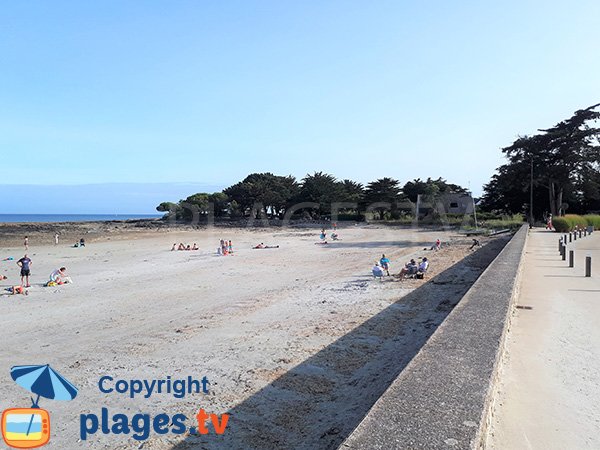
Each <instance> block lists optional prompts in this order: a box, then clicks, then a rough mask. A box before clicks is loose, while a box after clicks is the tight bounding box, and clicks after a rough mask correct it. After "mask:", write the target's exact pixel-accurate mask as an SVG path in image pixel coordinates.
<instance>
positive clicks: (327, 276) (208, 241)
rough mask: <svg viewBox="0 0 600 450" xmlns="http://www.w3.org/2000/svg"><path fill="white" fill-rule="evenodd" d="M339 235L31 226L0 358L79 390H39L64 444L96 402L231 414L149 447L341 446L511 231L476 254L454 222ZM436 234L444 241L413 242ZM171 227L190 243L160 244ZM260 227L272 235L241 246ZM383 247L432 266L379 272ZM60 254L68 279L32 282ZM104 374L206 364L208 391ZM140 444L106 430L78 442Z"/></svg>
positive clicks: (23, 398) (125, 408)
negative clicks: (26, 284)
mask: <svg viewBox="0 0 600 450" xmlns="http://www.w3.org/2000/svg"><path fill="white" fill-rule="evenodd" d="M340 236H341V238H342V240H341V241H339V242H335V243H332V244H330V245H326V246H325V245H314V243H315V242H317V241H318V229H255V230H249V229H218V228H214V229H204V230H187V231H183V230H182V231H170V232H165V231H144V230H141V231H139V232H132V233H125V234H120V235H111V236H109V237H110V239H109V237H107V236H106V235H104V236H101V235H99V236H97V238H95V239H92V240H89V242H88V245H87V246H86V247H85V248H72V247H70V246H69V244H67V243H65V244H61V245H58V246H54V245H49V244H48V243H47V242H48V239H46V240H45V242H43V243H39V241H42V239H39V240H38V239H37V238H36V236H35V235H34V236H33V237H32V238H30V250H29V251H28V254H29V256H30V258H31V259H32V260H33V265H32V285H33V286H32V288H31V289H30V290H29V295H27V296H22V295H17V296H2V297H0V317H2V331H1V332H0V338H1V339H2V342H3V344H4V345H3V346H2V350H0V352H1V354H2V357H1V358H0V373H1V374H3V375H2V376H5V377H6V376H8V373H9V369H10V367H11V366H13V365H21V364H46V363H49V364H51V365H52V366H53V367H55V368H56V369H57V370H59V371H60V372H61V373H62V374H63V375H65V376H66V377H68V378H69V379H70V380H71V381H73V383H74V384H75V385H76V386H77V387H78V388H79V389H80V393H79V395H78V396H77V398H76V399H75V400H73V401H71V402H67V403H63V402H53V401H50V400H43V401H42V402H41V403H40V406H42V407H46V408H47V409H48V410H50V411H51V413H52V415H53V419H54V424H53V429H52V440H51V442H50V444H49V445H48V448H56V449H65V448H71V447H70V446H72V445H73V443H74V442H77V441H78V439H79V414H82V413H87V412H93V413H95V414H100V409H101V408H103V407H106V408H108V410H109V411H110V412H111V414H113V413H125V414H135V413H136V412H144V413H148V414H151V415H155V414H158V413H160V412H166V413H168V414H171V415H172V414H176V413H183V414H185V415H186V416H188V417H190V418H191V417H193V415H194V414H195V412H196V411H197V410H198V408H200V407H202V408H204V409H206V410H207V411H208V412H211V413H217V414H221V413H226V412H229V413H230V414H231V418H230V424H229V428H228V431H227V432H226V433H225V434H224V435H223V436H214V435H207V436H203V437H195V436H188V435H187V434H186V435H183V436H179V437H178V436H175V435H172V434H167V435H165V436H157V435H152V436H151V438H150V439H149V440H148V441H146V442H144V444H143V448H145V449H172V448H173V449H175V448H176V449H180V448H181V449H183V448H293V447H295V448H335V447H336V446H337V445H338V444H339V443H340V442H341V440H343V438H344V437H345V436H346V435H347V434H348V433H349V432H350V431H352V428H353V427H354V426H355V425H356V423H357V422H358V421H359V420H360V418H361V417H362V416H363V415H364V414H365V413H366V411H367V410H368V408H369V407H370V405H372V403H373V402H374V401H375V400H376V398H377V396H378V395H379V394H380V393H381V392H382V391H383V390H384V389H385V388H386V387H387V385H388V384H389V382H390V381H391V380H392V379H393V378H394V377H395V376H396V375H397V373H398V371H399V370H401V368H402V367H404V365H406V363H407V362H408V361H410V359H411V358H412V356H414V355H415V354H416V352H417V351H418V349H419V348H420V346H421V345H422V344H423V343H424V342H425V341H426V340H427V338H428V337H429V336H430V335H431V333H433V331H434V330H435V328H436V327H437V325H439V323H441V321H443V319H444V318H445V316H446V315H447V314H448V312H449V311H450V310H451V309H452V307H453V306H454V304H456V303H457V302H458V301H459V299H460V298H461V296H462V294H463V293H464V292H465V291H466V290H467V289H468V287H469V286H470V285H471V284H472V282H473V281H474V280H475V279H476V278H477V277H478V276H479V274H480V273H481V272H482V270H483V269H484V268H485V267H486V266H487V264H488V263H489V262H490V261H491V260H492V259H493V257H494V256H495V254H497V252H498V251H499V249H500V248H501V247H502V245H504V244H503V243H504V242H505V239H503V238H500V239H496V240H483V241H482V242H483V243H484V247H483V249H482V250H480V251H478V252H474V253H471V252H469V251H468V250H467V249H468V246H469V243H470V240H469V239H467V238H464V237H459V236H456V235H455V234H453V233H451V232H439V231H427V230H425V231H423V230H410V229H398V228H386V227H382V228H378V227H375V226H362V227H355V226H352V227H348V228H343V229H341V230H340ZM221 238H223V239H231V240H232V241H233V246H234V250H235V253H234V255H233V256H226V257H219V256H217V255H216V248H217V246H218V242H219V239H221ZM437 238H440V239H441V240H442V241H443V242H444V245H443V248H442V250H441V251H439V252H433V251H425V250H423V249H424V247H429V246H430V245H431V243H432V242H434V241H435V239H437ZM179 242H184V243H189V244H192V243H194V242H195V243H197V244H198V246H199V247H200V250H199V251H195V252H178V251H175V252H172V251H170V249H171V246H172V244H173V243H179ZM260 242H264V243H265V244H269V245H279V246H280V248H278V249H264V250H254V249H252V248H251V247H252V246H253V245H256V244H258V243H260ZM446 242H448V243H449V245H446V244H445V243H446ZM10 244H11V245H10V246H9V247H2V248H1V250H0V251H1V252H2V253H1V255H0V256H1V257H2V259H4V258H6V257H9V256H12V257H14V258H15V260H16V259H18V258H20V257H21V256H22V254H23V253H24V251H23V248H22V246H20V245H18V244H17V243H15V242H14V240H13V241H11V243H10ZM2 245H5V244H2ZM382 253H385V254H386V255H387V256H388V257H389V258H390V259H391V261H392V272H394V273H397V272H398V271H399V270H400V268H401V265H402V264H403V263H404V262H406V261H407V259H409V258H410V257H419V256H427V257H429V258H430V259H431V269H430V274H429V275H428V279H427V280H425V281H421V280H408V281H405V282H397V281H393V280H392V279H391V278H387V279H385V280H384V281H383V282H380V281H378V280H374V279H373V278H372V276H371V274H370V268H371V266H372V265H373V263H374V262H375V261H376V260H378V259H379V258H380V257H381V254H382ZM466 255H469V256H468V259H467V260H463V258H464V257H465V256H466ZM60 266H66V267H67V271H68V273H69V275H71V276H72V277H73V279H74V284H72V285H65V286H59V287H42V284H43V283H44V282H45V281H47V277H48V274H49V273H50V272H51V271H52V270H53V269H55V268H57V267H60ZM0 273H2V274H5V275H7V276H8V277H9V279H8V280H5V281H4V282H2V288H3V289H4V288H5V287H7V286H10V285H13V284H18V268H17V266H16V265H15V261H2V262H0ZM432 280H433V281H432ZM104 375H110V376H112V377H114V379H115V380H117V379H125V380H130V379H165V378H166V377H167V376H171V377H172V378H173V379H175V378H186V377H187V376H193V377H195V378H198V379H201V378H202V377H203V376H206V377H207V378H208V379H209V381H210V394H208V395H205V394H194V395H191V396H186V397H184V398H182V399H177V398H174V397H173V395H170V394H156V395H154V396H152V398H150V399H144V398H139V396H138V397H136V398H135V399H130V398H129V397H127V396H125V395H122V394H117V393H114V392H113V393H111V394H104V393H101V392H99V390H98V381H99V379H100V377H102V376H104ZM6 386H8V389H6V391H4V392H3V394H4V395H3V396H2V398H1V399H0V408H2V409H5V408H8V407H17V406H18V407H27V406H29V404H30V401H29V395H28V394H29V393H28V392H26V391H25V390H23V389H21V388H20V387H18V386H17V385H16V384H14V383H6ZM67 443H68V445H67ZM140 445H141V444H140V443H139V442H137V441H134V440H133V439H132V438H131V437H129V438H124V437H123V436H115V435H104V434H101V433H100V432H98V433H97V434H95V435H92V436H90V437H89V440H88V442H87V443H86V446H91V447H92V448H110V449H121V448H123V449H125V448H142V446H140ZM138 446H140V447H138ZM82 447H83V444H82Z"/></svg>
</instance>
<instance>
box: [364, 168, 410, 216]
mask: <svg viewBox="0 0 600 450" xmlns="http://www.w3.org/2000/svg"><path fill="white" fill-rule="evenodd" d="M401 192H402V190H401V189H400V182H399V181H398V180H395V179H393V178H388V177H386V178H380V179H378V180H376V181H372V182H370V183H369V184H368V185H367V188H366V190H365V195H364V200H363V205H364V207H366V208H368V210H370V211H373V212H377V213H378V214H379V219H380V220H383V219H384V218H385V213H386V212H388V211H389V213H390V215H391V218H392V219H397V218H399V217H400V215H399V209H398V202H399V201H400V200H402V195H401Z"/></svg>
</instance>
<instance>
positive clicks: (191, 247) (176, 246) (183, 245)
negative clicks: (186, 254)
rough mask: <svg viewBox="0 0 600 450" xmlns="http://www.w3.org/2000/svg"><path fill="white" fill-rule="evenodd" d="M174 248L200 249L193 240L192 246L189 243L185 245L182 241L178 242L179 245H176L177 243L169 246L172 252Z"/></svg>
mask: <svg viewBox="0 0 600 450" xmlns="http://www.w3.org/2000/svg"><path fill="white" fill-rule="evenodd" d="M175 250H200V249H199V248H198V246H197V245H196V243H195V242H194V246H191V245H190V244H188V245H185V244H184V243H183V242H180V243H179V245H177V243H174V244H173V247H171V251H172V252H174V251H175Z"/></svg>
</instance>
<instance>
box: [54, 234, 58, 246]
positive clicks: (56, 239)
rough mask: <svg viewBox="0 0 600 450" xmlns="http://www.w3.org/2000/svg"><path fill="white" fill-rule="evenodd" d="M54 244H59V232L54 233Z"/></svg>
mask: <svg viewBox="0 0 600 450" xmlns="http://www.w3.org/2000/svg"><path fill="white" fill-rule="evenodd" d="M54 245H58V233H54Z"/></svg>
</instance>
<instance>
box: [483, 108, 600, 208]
mask: <svg viewBox="0 0 600 450" xmlns="http://www.w3.org/2000/svg"><path fill="white" fill-rule="evenodd" d="M598 106H600V104H597V105H593V106H590V107H589V108H586V109H582V110H578V111H576V112H575V113H574V114H573V116H572V117H570V118H569V119H567V120H564V121H562V122H559V123H558V124H556V125H555V126H554V127H552V128H549V129H547V130H540V133H539V134H536V135H532V136H521V137H519V138H518V139H517V140H516V141H515V142H514V143H513V144H512V145H510V146H508V147H505V148H504V149H502V152H503V153H504V155H505V156H506V158H507V160H508V162H507V163H506V164H504V165H502V166H500V167H499V168H498V169H497V173H496V174H495V175H494V176H493V177H492V179H491V181H490V182H489V183H488V184H487V185H485V187H484V191H485V193H484V196H483V199H482V207H483V208H484V209H486V210H488V211H494V210H495V211H501V212H507V213H510V212H525V211H527V212H528V210H529V206H530V205H529V203H530V200H529V196H530V191H531V189H530V180H531V168H532V166H533V185H534V187H533V192H534V199H533V207H534V216H537V217H541V216H542V215H543V213H544V212H545V211H550V212H551V213H552V214H553V215H554V216H559V215H560V214H561V213H563V212H564V211H565V210H567V209H568V211H573V212H583V211H585V210H586V209H592V208H593V207H594V205H599V204H600V170H599V166H598V162H599V161H600V146H599V145H598V140H599V138H600V128H597V127H594V126H593V125H594V124H595V123H596V122H597V121H598V119H600V112H599V111H597V110H596V109H597V108H598Z"/></svg>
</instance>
